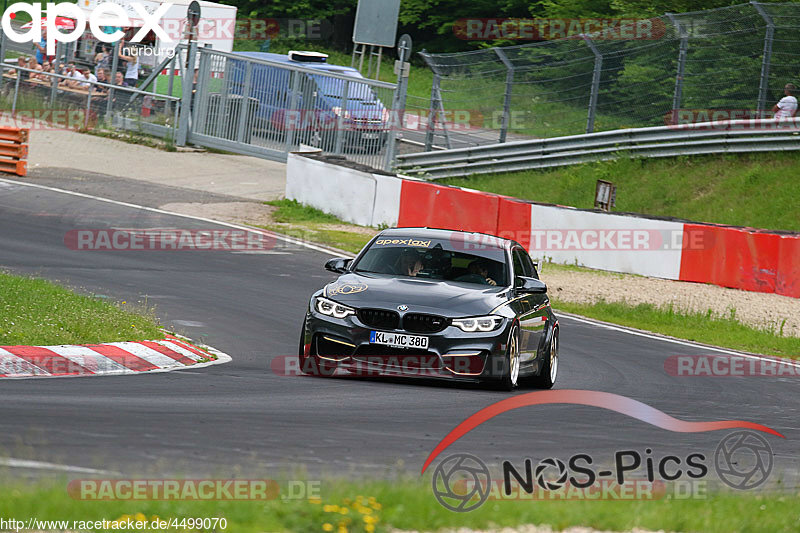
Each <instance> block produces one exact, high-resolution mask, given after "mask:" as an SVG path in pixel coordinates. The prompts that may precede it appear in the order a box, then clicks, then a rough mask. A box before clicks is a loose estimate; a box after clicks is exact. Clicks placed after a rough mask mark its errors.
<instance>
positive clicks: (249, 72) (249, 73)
mask: <svg viewBox="0 0 800 533" xmlns="http://www.w3.org/2000/svg"><path fill="white" fill-rule="evenodd" d="M252 78H253V64H252V63H251V62H249V61H248V62H247V66H246V67H245V73H244V86H243V87H242V101H241V103H240V104H239V128H238V129H237V130H236V142H244V141H242V137H244V130H245V126H246V125H247V117H248V115H249V114H250V85H251V83H252ZM226 81H227V80H226ZM250 131H251V132H252V131H253V125H252V124H250ZM247 144H250V139H249V138H248V141H247Z"/></svg>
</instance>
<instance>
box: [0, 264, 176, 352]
mask: <svg viewBox="0 0 800 533" xmlns="http://www.w3.org/2000/svg"><path fill="white" fill-rule="evenodd" d="M0 294H1V295H2V300H0V345H6V346H8V345H55V344H89V343H97V342H116V341H131V340H145V339H157V338H161V337H163V333H162V332H161V331H160V330H159V328H158V324H157V323H156V321H155V318H154V316H153V315H152V312H151V311H145V310H127V309H126V308H124V307H122V306H118V305H115V304H113V303H110V302H107V301H104V300H101V299H98V298H95V297H90V296H84V295H80V294H76V293H74V292H72V291H69V290H67V289H65V288H63V287H60V286H59V285H56V284H54V283H51V282H49V281H46V280H42V279H34V278H28V277H21V276H14V275H10V274H6V273H2V272H0ZM124 303H125V302H123V304H124ZM138 311H142V312H144V313H146V314H140V313H139V312H138Z"/></svg>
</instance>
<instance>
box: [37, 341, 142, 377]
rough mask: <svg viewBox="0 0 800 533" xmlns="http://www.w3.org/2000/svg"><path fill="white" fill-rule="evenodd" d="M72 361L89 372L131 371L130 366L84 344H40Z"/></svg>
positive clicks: (118, 372)
mask: <svg viewBox="0 0 800 533" xmlns="http://www.w3.org/2000/svg"><path fill="white" fill-rule="evenodd" d="M42 348H47V349H48V350H51V351H53V352H55V353H57V354H58V355H60V356H61V357H65V358H67V359H69V360H70V361H72V362H73V363H75V364H77V365H80V366H82V367H83V368H85V369H87V370H89V371H90V372H94V373H100V374H110V373H115V374H128V373H131V372H133V370H131V369H130V368H128V367H126V366H124V365H121V364H119V363H118V362H116V361H114V360H113V359H109V358H108V357H106V356H104V355H102V354H99V353H97V352H95V351H94V350H92V349H91V348H88V347H86V346H69V345H64V346H42Z"/></svg>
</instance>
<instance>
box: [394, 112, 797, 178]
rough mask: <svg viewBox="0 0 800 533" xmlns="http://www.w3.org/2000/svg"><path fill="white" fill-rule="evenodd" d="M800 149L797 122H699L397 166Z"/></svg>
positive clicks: (461, 167)
mask: <svg viewBox="0 0 800 533" xmlns="http://www.w3.org/2000/svg"><path fill="white" fill-rule="evenodd" d="M782 150H800V118H792V119H781V120H774V119H763V120H760V119H753V120H732V121H725V122H700V123H694V124H680V125H675V126H658V127H652V128H636V129H624V130H614V131H604V132H599V133H589V134H584V135H570V136H566V137H553V138H549V139H536V140H530V141H516V142H509V143H499V144H490V145H485V146H476V147H471V148H458V149H454V150H441V151H437V152H424V153H419V154H403V155H398V156H397V168H398V169H399V170H401V171H403V172H405V173H407V174H417V175H421V177H425V178H428V179H437V178H445V177H450V176H467V175H470V174H486V173H492V172H510V171H515V170H528V169H535V168H545V167H555V166H563V165H574V164H577V163H585V162H587V161H602V160H608V159H616V158H618V157H620V156H625V155H627V156H630V157H669V156H676V155H700V154H716V153H734V152H769V151H782Z"/></svg>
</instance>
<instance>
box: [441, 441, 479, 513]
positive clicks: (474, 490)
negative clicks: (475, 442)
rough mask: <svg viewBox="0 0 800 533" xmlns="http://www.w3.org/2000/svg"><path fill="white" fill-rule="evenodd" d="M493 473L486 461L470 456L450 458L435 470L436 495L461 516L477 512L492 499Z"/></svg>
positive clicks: (448, 507) (443, 503)
mask: <svg viewBox="0 0 800 533" xmlns="http://www.w3.org/2000/svg"><path fill="white" fill-rule="evenodd" d="M490 482H491V474H490V473H489V468H488V467H487V466H486V465H485V464H484V462H483V461H481V460H480V459H478V458H477V457H475V456H474V455H470V454H468V453H457V454H454V455H450V456H448V457H447V458H446V459H445V460H444V461H442V462H441V463H439V465H438V466H437V467H436V470H434V471H433V480H432V482H431V484H432V487H433V495H434V496H436V500H437V501H438V502H439V503H440V504H442V506H443V507H445V508H446V509H449V510H451V511H456V512H458V513H466V512H468V511H472V510H473V509H477V508H478V507H480V506H481V505H483V503H484V502H485V501H486V499H487V498H488V497H489V489H490V486H489V484H490Z"/></svg>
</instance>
